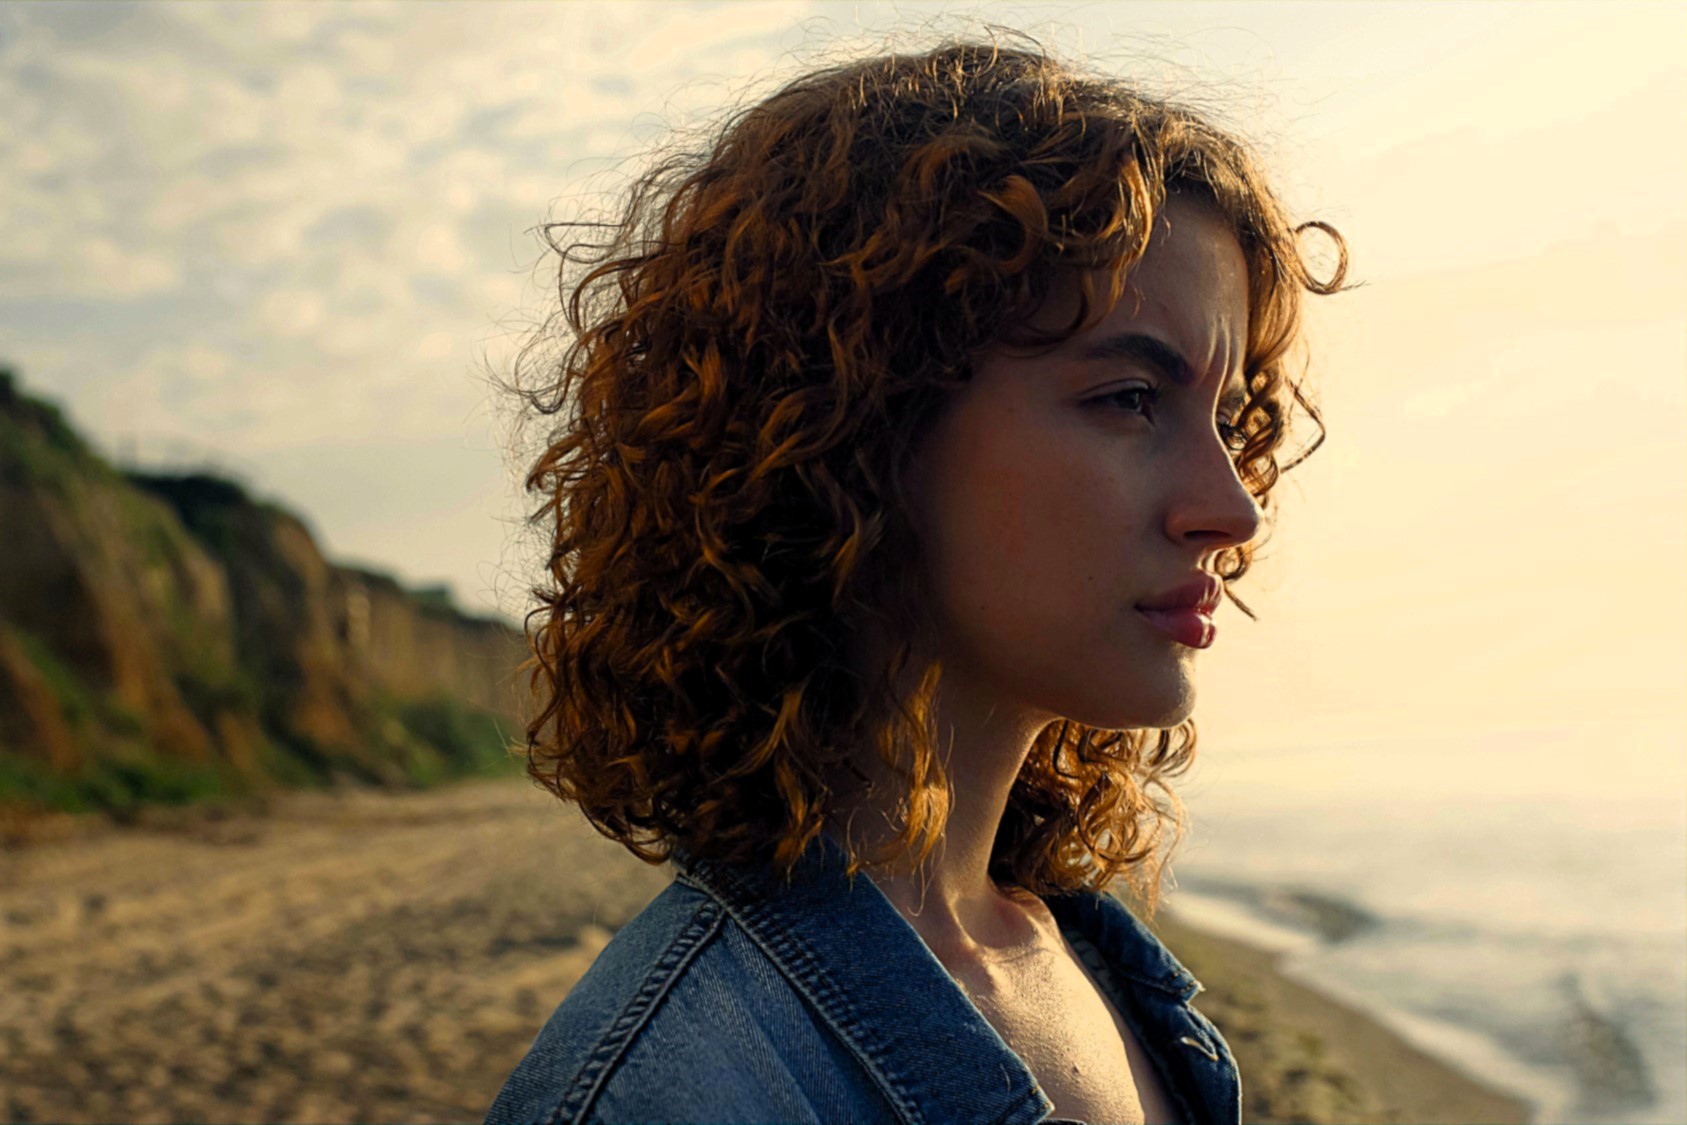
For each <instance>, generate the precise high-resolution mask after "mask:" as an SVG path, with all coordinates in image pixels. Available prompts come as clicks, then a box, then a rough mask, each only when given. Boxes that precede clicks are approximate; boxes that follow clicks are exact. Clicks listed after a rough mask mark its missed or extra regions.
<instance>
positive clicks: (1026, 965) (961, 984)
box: [488, 43, 1345, 1123]
mask: <svg viewBox="0 0 1687 1125" xmlns="http://www.w3.org/2000/svg"><path fill="white" fill-rule="evenodd" d="M1309 225H1313V226H1320V227H1322V224H1309ZM1323 229H1324V230H1325V231H1326V232H1327V233H1329V234H1330V235H1331V236H1332V237H1333V238H1335V240H1336V243H1337V245H1338V247H1340V246H1341V242H1340V238H1339V236H1337V235H1335V232H1333V231H1330V230H1329V228H1327V227H1323ZM1297 233H1298V228H1293V227H1291V226H1290V224H1289V222H1288V220H1287V219H1286V218H1285V217H1284V214H1283V212H1282V209H1281V207H1280V205H1279V204H1278V203H1277V201H1276V199H1275V197H1274V196H1273V195H1272V193H1271V191H1270V190H1269V188H1268V186H1267V185H1266V183H1265V182H1264V180H1263V179H1262V178H1261V175H1260V173H1259V171H1258V170H1257V168H1256V166H1255V163H1254V161H1253V159H1252V158H1251V157H1250V156H1249V154H1248V152H1247V150H1246V149H1245V147H1244V146H1243V145H1241V144H1240V143H1239V142H1238V141H1236V140H1235V139H1233V138H1231V137H1229V136H1227V135H1226V134H1224V133H1223V132H1221V131H1219V130H1217V129H1216V128H1214V127H1213V126H1211V125H1209V124H1207V123H1206V122H1204V121H1203V120H1202V119H1201V118H1200V117H1198V116H1196V115H1195V114H1193V113H1192V112H1190V111H1188V110H1185V109H1183V108H1179V107H1177V106H1174V105H1169V104H1165V103H1163V102H1161V101H1157V100H1155V99H1151V98H1147V97H1144V96H1141V95H1140V94H1138V93H1136V92H1134V91H1133V90H1132V89H1131V88H1129V87H1128V86H1126V85H1124V84H1123V83H1120V82H1117V81H1114V80H1111V79H1106V78H1100V77H1094V76H1088V75H1084V74H1081V73H1079V72H1077V71H1075V70H1074V69H1072V68H1069V67H1067V66H1065V65H1062V64H1060V63H1058V62H1056V61H1054V60H1052V59H1050V58H1049V57H1047V56H1046V55H1045V54H1044V53H1043V52H1041V51H1040V50H1038V49H1036V48H1035V47H1020V46H1014V47H1011V48H1010V47H1003V46H1000V45H994V44H969V43H959V44H951V45H947V46H944V47H941V48H939V49H937V50H933V51H931V52H929V53H926V54H922V55H912V56H890V57H883V58H874V59H869V60H866V61H863V62H858V63H854V64H850V65H846V66H840V67H837V68H833V69H828V70H824V71H820V72H817V73H812V74H809V75H807V76H805V77H802V78H800V79H798V80H797V81H795V82H793V83H791V84H790V85H788V86H787V87H785V88H784V89H782V90H780V91H779V92H778V93H776V94H774V95H773V96H772V97H770V98H768V99H767V100H765V101H763V102H761V103H759V104H756V105H754V106H752V107H750V108H749V109H747V110H745V111H743V112H741V113H739V114H737V115H736V116H735V117H733V118H732V119H731V120H729V121H728V122H727V123H726V124H725V125H724V126H723V127H722V128H721V130H720V132H719V134H718V135H717V136H716V137H715V138H714V140H713V142H712V143H711V144H710V145H708V146H706V148H705V149H704V150H702V151H699V152H695V153H682V154H679V155H675V156H672V157H671V158H669V159H667V160H666V161H664V162H662V163H660V164H659V165H658V166H657V167H656V168H655V169H654V170H652V171H651V172H650V173H648V174H647V175H646V176H644V177H643V178H642V179H641V180H640V182H639V184H638V186H637V188H636V190H635V191H634V192H633V193H632V195H631V197H630V200H629V201H628V203H627V206H626V210H625V212H624V213H623V215H622V217H621V221H620V223H619V225H617V226H615V227H613V228H612V229H611V237H610V238H609V240H608V241H607V242H606V243H603V244H600V245H598V246H596V247H594V248H592V250H591V252H588V254H587V255H586V258H585V260H584V265H583V267H582V270H583V272H580V273H578V274H575V273H571V272H569V271H571V270H572V269H574V268H575V267H574V263H575V262H578V261H580V260H581V259H580V251H579V248H573V252H572V253H571V252H570V251H569V250H568V249H564V248H563V247H561V246H558V247H557V248H558V249H559V250H562V251H563V262H564V265H563V270H564V276H563V281H564V292H565V295H566V297H567V302H566V304H565V308H564V313H565V316H566V320H567V329H568V332H567V334H566V338H567V344H566V347H565V349H564V350H563V352H562V354H560V355H559V356H555V357H553V358H552V361H551V362H550V363H549V364H548V365H547V366H546V367H545V374H544V377H543V380H542V385H541V386H540V388H539V389H537V390H531V391H530V392H529V393H530V396H531V401H532V402H533V404H534V405H535V406H537V407H538V408H539V409H541V410H543V411H544V412H546V413H548V414H550V415H552V416H553V417H554V418H555V420H556V425H555V428H554V430H553V432H552V434H551V440H550V443H549V447H548V448H547V449H546V451H545V453H544V454H543V455H542V456H541V457H540V458H539V460H538V462H537V464H536V465H535V467H534V468H533V470H532V472H531V474H530V476H529V478H528V485H529V488H530V489H532V490H533V491H535V492H536V493H537V494H539V495H541V496H543V497H544V501H545V502H544V507H543V508H542V510H541V511H540V512H539V513H538V516H537V518H538V520H539V521H540V522H541V525H542V526H543V527H544V528H545V530H546V533H547V535H548V536H549V537H550V538H551V540H552V551H551V556H550V566H549V582H548V584H547V585H546V587H545V588H544V589H543V590H542V591H541V594H542V597H543V605H542V607H541V608H540V609H539V610H537V611H536V612H535V614H534V617H533V619H532V621H531V630H530V631H531V639H532V641H533V645H534V649H535V653H536V657H537V669H536V671H535V683H536V686H537V687H538V688H539V689H540V692H541V702H542V704H543V709H542V711H541V712H540V713H539V715H538V717H537V719H536V720H535V721H534V722H533V723H532V725H531V727H530V728H529V731H528V748H529V759H530V769H529V772H530V773H531V774H532V776H533V777H534V778H535V779H536V780H537V781H538V782H540V783H541V784H543V785H544V786H545V787H547V788H548V789H550V790H551V791H553V792H554V793H556V794H557V796H559V797H560V798H562V799H563V800H565V801H569V802H573V803H577V804H578V805H579V806H580V807H581V809H582V810H583V811H584V813H585V814H586V816H587V817H588V818H589V819H590V821H591V822H592V823H593V824H594V825H595V826H596V827H597V828H598V830H599V831H601V832H603V833H604V834H606V835H608V836H610V837H611V838H613V839H615V840H617V841H620V842H621V843H622V844H623V845H625V846H626V847H627V848H628V849H629V850H630V851H632V852H633V854H635V855H637V856H639V857H640V858H642V859H644V860H646V861H647V862H651V863H660V862H664V861H668V860H670V859H671V860H672V861H673V862H674V864H675V867H676V869H677V874H676V878H675V882H674V883H673V885H672V886H670V887H669V888H668V889H667V890H666V891H664V892H663V893H662V894H661V895H660V896H658V897H657V899H656V900H655V901H654V902H652V903H651V905H650V906H649V907H648V908H646V909H645V910H644V911H643V912H642V913H641V914H640V915H639V916H638V917H637V918H635V919H634V920H633V921H632V922H630V923H629V924H628V925H627V926H625V927H623V928H622V930H621V931H620V932H619V933H618V934H617V935H616V937H615V939H614V941H612V942H611V943H610V944H609V946H608V947H607V948H606V949H605V950H604V951H603V953H602V954H601V955H600V956H599V957H598V959H597V961H596V963H595V964H594V965H593V966H592V968H591V969H590V970H589V971H588V972H587V973H586V974H585V976H584V977H583V978H582V979H581V980H580V981H579V983H578V984H577V985H576V986H575V988H574V989H573V991H572V992H571V993H570V994H569V996H568V997H567V999H566V1000H564V1002H563V1003H562V1004H561V1006H560V1007H559V1008H558V1009H557V1010H556V1013H555V1014H554V1015H553V1016H552V1018H551V1020H550V1022H549V1023H548V1024H547V1025H546V1026H545V1028H544V1030H543V1031H542V1032H541V1033H540V1035H539V1037H538V1039H537V1040H536V1041H535V1042H534V1044H533V1047H532V1049H531V1050H530V1052H529V1053H528V1055H527V1057H526V1058H525V1059H524V1060H523V1061H522V1063H521V1065H520V1066H519V1067H518V1068H517V1070H516V1072H515V1073H514V1074H513V1075H512V1076H511V1077H510V1079H509V1081H508V1082H507V1083H506V1085H505V1087H504V1089H503V1091H502V1093H501V1094H500V1095H499V1097H498V1099H497V1101H496V1103H495V1104H494V1105H493V1107H492V1109H491V1111H490V1114H489V1117H488V1120H489V1121H496V1122H502V1121H537V1120H545V1121H550V1122H555V1121H626V1120H664V1121H681V1120H684V1121H907V1122H926V1121H930V1122H950V1121H954V1122H979V1121H991V1122H1040V1121H1047V1120H1050V1119H1051V1115H1052V1118H1053V1119H1062V1120H1076V1121H1084V1122H1103V1121H1151V1122H1167V1121H1181V1122H1190V1123H1194V1122H1207V1121H1236V1120H1238V1119H1239V1116H1240V1105H1241V1092H1240V1077H1239V1075H1238V1074H1237V1072H1236V1065H1235V1061H1234V1059H1233V1058H1232V1056H1231V1054H1230V1051H1229V1049H1228V1047H1227V1045H1226V1043H1225V1041H1224V1039H1223V1037H1222V1036H1221V1035H1220V1034H1219V1033H1218V1031H1217V1030H1216V1029H1215V1028H1214V1027H1213V1026H1212V1024H1211V1023H1209V1022H1208V1021H1207V1020H1206V1019H1205V1018H1204V1017H1202V1016H1201V1015H1200V1014H1199V1013H1198V1012H1197V1011H1195V1009H1194V1008H1192V1007H1191V1006H1190V1005H1189V1000H1190V998H1191V997H1192V996H1193V995H1194V994H1195V993H1196V992H1198V991H1199V990H1200V985H1199V984H1198V983H1197V982H1196V981H1195V980H1194V979H1193V978H1191V977H1190V975H1189V974H1188V972H1187V971H1185V970H1184V969H1183V967H1182V966H1181V965H1180V964H1178V962H1177V961H1176V959H1175V958H1174V957H1172V955H1171V954H1170V953H1169V952H1168V951H1167V950H1166V949H1165V948H1164V947H1163V946H1162V945H1161V944H1160V943H1159V942H1158V940H1157V939H1155V937H1154V936H1153V935H1152V934H1151V933H1150V932H1149V931H1148V930H1147V929H1146V928H1145V927H1144V926H1143V925H1142V924H1141V923H1140V922H1139V921H1138V920H1137V919H1136V918H1135V917H1134V916H1133V915H1132V913H1131V912H1130V911H1129V910H1128V909H1127V908H1126V907H1125V906H1124V905H1123V904H1122V903H1121V902H1120V901H1119V900H1118V899H1116V898H1114V897H1113V896H1112V895H1110V894H1108V893H1106V892H1107V889H1108V887H1109V885H1110V884H1112V883H1113V882H1115V881H1116V879H1117V878H1118V877H1120V876H1122V877H1123V878H1124V881H1125V883H1126V884H1128V885H1129V886H1130V887H1131V888H1132V889H1133V890H1134V892H1135V896H1136V897H1137V898H1138V899H1139V900H1140V903H1141V906H1140V908H1141V909H1142V910H1143V911H1144V912H1145V913H1146V914H1147V916H1148V917H1149V918H1150V919H1151V918H1152V916H1153V912H1154V909H1155V905H1156V903H1157V901H1158V894H1159V882H1160V877H1161V873H1162V871H1163V868H1164V864H1165V859H1166V852H1167V849H1165V848H1163V847H1162V845H1163V844H1164V843H1165V835H1166V830H1167V828H1168V827H1169V828H1170V829H1172V830H1173V831H1174V835H1173V837H1172V843H1173V844H1175V839H1176V836H1175V833H1176V832H1180V831H1181V829H1182V822H1183V808H1182V806H1181V804H1180V803H1179V802H1178V800H1177V798H1176V796H1175V794H1172V793H1171V791H1170V790H1169V789H1168V788H1167V787H1166V784H1165V781H1166V779H1167V778H1168V777H1170V776H1173V775H1175V774H1177V773H1179V772H1181V771H1182V770H1184V769H1186V768H1187V767H1188V765H1189V763H1190V761H1191V760H1192V756H1193V752H1194V748H1195V733H1194V724H1193V723H1192V722H1191V721H1190V719H1189V715H1190V713H1191V710H1192V708H1193V704H1194V661H1195V654H1196V652H1197V651H1198V650H1199V649H1202V648H1205V647H1206V646H1207V645H1209V644H1211V643H1212V641H1213V637H1214V630H1213V625H1212V622H1211V618H1210V615H1211V612H1212V610H1213V609H1214V608H1215V606H1216V604H1217V602H1218V599H1219V597H1220V596H1221V593H1223V592H1227V587H1226V585H1225V584H1226V583H1228V582H1234V581H1235V580H1236V579H1237V578H1239V577H1241V575H1242V574H1243V573H1244V572H1245V571H1246V569H1247V567H1248V563H1249V561H1250V558H1251V551H1252V547H1253V546H1254V545H1255V541H1256V538H1257V536H1258V533H1259V532H1260V530H1261V527H1262V523H1263V521H1264V518H1265V516H1266V514H1267V513H1268V512H1269V493H1270V491H1271V488H1272V486H1273V484H1274V483H1275V481H1276V479H1277V477H1278V474H1279V472H1280V471H1281V469H1282V468H1283V467H1285V466H1280V464H1279V461H1278V457H1277V454H1278V451H1279V450H1280V449H1281V448H1282V447H1283V445H1284V444H1285V443H1286V438H1287V428H1288V418H1289V411H1290V409H1291V408H1292V406H1293V405H1294V403H1296V402H1298V403H1300V405H1301V406H1302V407H1303V408H1304V409H1306V411H1307V412H1308V413H1309V415H1310V416H1311V417H1312V418H1313V420H1314V421H1315V422H1316V421H1317V412H1316V410H1315V409H1313V408H1312V406H1311V405H1310V404H1309V403H1307V402H1306V401H1305V400H1304V399H1303V398H1302V392H1301V390H1300V388H1299V387H1298V386H1297V385H1296V384H1295V383H1293V382H1292V381H1291V380H1290V378H1289V374H1288V372H1287V370H1286V357H1287V356H1288V354H1289V352H1290V351H1291V349H1292V348H1293V346H1294V345H1295V344H1296V342H1297V339H1298V336H1299V300H1300V291H1301V290H1302V289H1310V290H1312V291H1314V292H1317V293H1330V292H1334V291H1335V290H1336V289H1337V288H1338V287H1339V286H1340V284H1341V281H1342V275H1343V273H1344V271H1345V248H1342V259H1341V264H1340V265H1339V266H1338V269H1337V273H1336V276H1335V278H1333V279H1332V280H1331V281H1329V282H1327V283H1324V282H1318V281H1315V280H1314V279H1312V278H1311V276H1310V275H1309V273H1308V271H1307V269H1306V266H1305V264H1304V262H1303V260H1302V259H1301V257H1300V254H1299V252H1298V250H1297V248H1296V242H1295V239H1296V235H1297ZM563 335H564V334H562V333H558V334H555V336H556V337H561V336H563ZM541 338H542V339H550V338H553V337H552V336H551V335H544V336H542V337H541ZM531 354H532V353H528V355H531ZM528 355H524V357H523V361H522V363H523V364H525V363H526V362H527V359H528ZM521 370H522V368H521V366H520V365H518V376H519V375H520V373H521ZM518 381H519V380H518ZM1320 436H1321V427H1320ZM1314 447H1315V446H1314ZM1232 600H1235V599H1234V597H1232ZM1238 605H1240V603H1239V602H1238ZM1242 608H1243V611H1244V612H1246V607H1245V606H1243V607H1242ZM1156 789H1157V790H1159V791H1160V792H1161V793H1162V794H1164V799H1160V798H1156V797H1155V796H1154V795H1153V794H1152V792H1151V790H1156ZM860 875H865V876H866V878H865V879H861V878H858V876H860Z"/></svg>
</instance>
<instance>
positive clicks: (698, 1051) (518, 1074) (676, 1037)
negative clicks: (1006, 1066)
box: [486, 879, 882, 1123]
mask: <svg viewBox="0 0 1687 1125" xmlns="http://www.w3.org/2000/svg"><path fill="white" fill-rule="evenodd" d="M858 1069H859V1068H858V1067H856V1066H854V1065H853V1062H852V1060H851V1059H850V1058H849V1054H848V1052H847V1051H846V1050H845V1049H844V1047H843V1045H842V1044H840V1043H839V1042H838V1041H837V1040H836V1038H835V1037H834V1036H832V1035H830V1034H829V1032H828V1031H827V1029H826V1028H825V1027H824V1026H823V1025H822V1023H821V1021H819V1020H817V1019H816V1018H815V1017H814V1014H813V1013H812V1012H811V1011H810V1010H809V1008H808V1006H807V1005H806V1004H805V1003H804V1001H803V999H802V997H801V995H800V992H799V990H798V989H796V988H794V987H793V986H792V983H791V982H790V981H788V980H786V979H785V978H784V977H783V976H782V974H781V973H780V972H779V971H778V969H777V968H776V967H775V965H774V964H773V962H772V961H771V960H770V959H769V958H768V957H767V955H766V954H765V953H764V952H763V951H762V950H761V949H760V948H758V947H757V945H756V943H755V942H754V941H753V940H752V939H751V938H750V936H749V935H748V934H747V933H746V931H745V930H744V929H743V928H742V927H740V926H738V925H736V924H734V923H733V921H732V919H731V917H730V912H729V911H728V909H727V907H726V906H725V905H724V904H723V903H722V902H721V901H720V900H718V899H717V898H715V897H713V896H711V895H710V894H708V893H706V892H705V891H703V890H701V889H699V888H698V887H696V886H694V885H691V884H690V883H688V882H686V881H685V880H683V879H676V880H675V881H674V882H673V883H672V884H670V885H669V886H668V887H667V888H666V889H665V890H664V891H663V892H662V893H661V894H659V895H657V896H656V898H655V899H654V900H652V901H651V902H650V904H649V905H648V906H646V907H645V909H644V910H643V911H641V912H640V913H639V914H638V915H637V916H635V917H634V918H633V919H632V920H631V921H629V922H628V923H627V924H626V925H625V926H623V927H622V928H621V929H620V930H619V931H618V932H617V933H616V934H615V936H614V938H612V939H611V940H610V942H609V944H608V945H606V946H605V947H604V949H603V950H602V952H601V953H599V954H598V956H597V959H596V960H595V961H594V962H593V963H592V965H591V967H590V968H589V969H588V970H587V971H586V973H585V974H584V975H583V976H581V978H580V979H579V981H578V982H576V984H575V985H574V987H573V988H572V989H571V990H570V991H569V993H568V995H567V996H566V997H565V998H564V999H563V1000H562V1002H561V1003H560V1004H559V1005H558V1006H557V1008H556V1010H555V1012H553V1013H552V1015H551V1017H550V1019H549V1020H548V1021H547V1022H546V1023H545V1025H544V1027H543V1028H542V1029H541V1030H540V1032H539V1034H538V1036H537V1037H536V1038H535V1039H534V1041H533V1044H532V1045H531V1046H530V1047H529V1049H528V1051H527V1054H526V1055H525V1056H524V1057H523V1058H522V1060H521V1062H520V1063H519V1064H518V1065H517V1066H516V1068H515V1070H514V1072H513V1073H511V1075H510V1077H509V1079H508V1080H507V1081H506V1082H505V1084H504V1086H503V1089H502V1090H501V1091H500V1092H499V1094H498V1096H497V1099H496V1100H495V1101H494V1102H493V1104H492V1107H491V1109H490V1110H489V1111H488V1113H487V1117H486V1120H487V1122H488V1123H493V1122H529V1121H530V1122H539V1121H544V1122H547V1123H557V1122H572V1121H587V1120H630V1119H639V1118H645V1119H652V1118H662V1117H664V1116H667V1117H671V1116H672V1115H673V1114H674V1112H675V1111H676V1110H677V1109H679V1108H680V1107H683V1109H684V1112H685V1114H686V1115H687V1117H688V1119H691V1118H694V1119H698V1120H705V1119H706V1120H753V1119H763V1120H773V1119H778V1120H824V1119H827V1118H828V1117H830V1116H832V1115H834V1114H836V1113H838V1112H842V1113H844V1114H846V1115H848V1114H852V1113H853V1114H856V1115H859V1114H861V1113H862V1112H865V1111H869V1110H871V1111H877V1110H878V1109H879V1108H880V1105H881V1104H882V1103H876V1102H873V1101H871V1100H868V1099H870V1098H871V1097H872V1096H873V1095H872V1091H871V1083H870V1082H868V1081H866V1078H865V1076H864V1075H863V1076H861V1078H860V1079H859V1080H857V1081H853V1082H852V1081H850V1080H849V1076H850V1072H851V1071H852V1070H858ZM816 1090H823V1091H826V1092H827V1094H828V1096H829V1097H830V1098H831V1099H832V1101H833V1102H835V1103H836V1104H820V1103H817V1101H816V1096H815V1091H816ZM840 1095H841V1096H843V1099H844V1100H842V1101H841V1102H839V1101H838V1100H837V1099H838V1098H839V1096H840Z"/></svg>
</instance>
